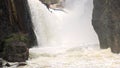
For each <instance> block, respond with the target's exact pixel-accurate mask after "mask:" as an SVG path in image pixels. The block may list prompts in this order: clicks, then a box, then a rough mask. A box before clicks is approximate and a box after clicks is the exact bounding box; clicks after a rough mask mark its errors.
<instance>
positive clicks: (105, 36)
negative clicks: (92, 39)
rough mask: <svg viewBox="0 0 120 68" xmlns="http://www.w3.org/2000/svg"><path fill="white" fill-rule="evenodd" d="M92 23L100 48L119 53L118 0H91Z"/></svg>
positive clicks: (119, 3) (119, 5) (119, 24)
mask: <svg viewBox="0 0 120 68" xmlns="http://www.w3.org/2000/svg"><path fill="white" fill-rule="evenodd" d="M93 1H94V10H93V19H92V25H93V27H94V29H95V31H96V33H97V34H98V37H99V41H100V48H102V49H106V48H109V47H110V48H111V51H112V52H113V53H120V0H93Z"/></svg>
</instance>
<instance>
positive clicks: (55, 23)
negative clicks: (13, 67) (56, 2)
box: [20, 0, 120, 68]
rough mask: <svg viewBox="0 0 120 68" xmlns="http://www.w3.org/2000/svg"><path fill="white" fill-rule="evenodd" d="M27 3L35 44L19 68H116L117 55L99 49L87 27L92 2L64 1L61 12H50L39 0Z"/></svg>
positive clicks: (119, 59)
mask: <svg viewBox="0 0 120 68" xmlns="http://www.w3.org/2000/svg"><path fill="white" fill-rule="evenodd" d="M28 2H29V5H30V9H31V15H32V21H33V24H34V28H35V29H34V30H35V33H36V35H37V40H38V44H39V45H38V47H35V48H31V49H30V60H28V61H27V62H28V65H27V66H24V67H22V68H119V67H120V65H119V64H120V58H119V57H120V56H119V55H116V54H112V53H111V52H110V49H106V50H100V49H99V45H98V39H97V35H96V33H95V32H94V30H93V27H92V25H91V19H92V10H93V0H66V2H65V8H64V9H63V10H64V11H59V10H53V9H50V11H51V12H50V11H49V10H48V9H47V8H46V7H45V6H44V5H43V4H42V3H41V2H40V1H39V0H28ZM20 68H21V67H20Z"/></svg>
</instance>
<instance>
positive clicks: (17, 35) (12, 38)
mask: <svg viewBox="0 0 120 68" xmlns="http://www.w3.org/2000/svg"><path fill="white" fill-rule="evenodd" d="M4 41H5V43H10V42H14V41H21V42H25V43H28V42H29V39H28V36H27V34H21V33H14V34H11V35H9V36H8V37H7V38H6V39H5V40H4Z"/></svg>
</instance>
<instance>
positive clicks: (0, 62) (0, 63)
mask: <svg viewBox="0 0 120 68" xmlns="http://www.w3.org/2000/svg"><path fill="white" fill-rule="evenodd" d="M2 67H3V66H2V59H1V58H0V68H2Z"/></svg>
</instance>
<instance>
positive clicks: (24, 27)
mask: <svg viewBox="0 0 120 68" xmlns="http://www.w3.org/2000/svg"><path fill="white" fill-rule="evenodd" d="M13 33H16V34H19V33H23V34H27V35H28V38H29V46H28V47H32V46H33V45H35V44H36V43H37V42H36V36H35V34H34V31H33V26H32V21H31V17H30V13H29V6H28V3H27V0H0V55H1V52H2V51H3V47H4V46H3V44H2V42H3V40H4V39H5V38H6V37H8V36H9V35H11V34H13ZM0 57H1V56H0Z"/></svg>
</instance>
